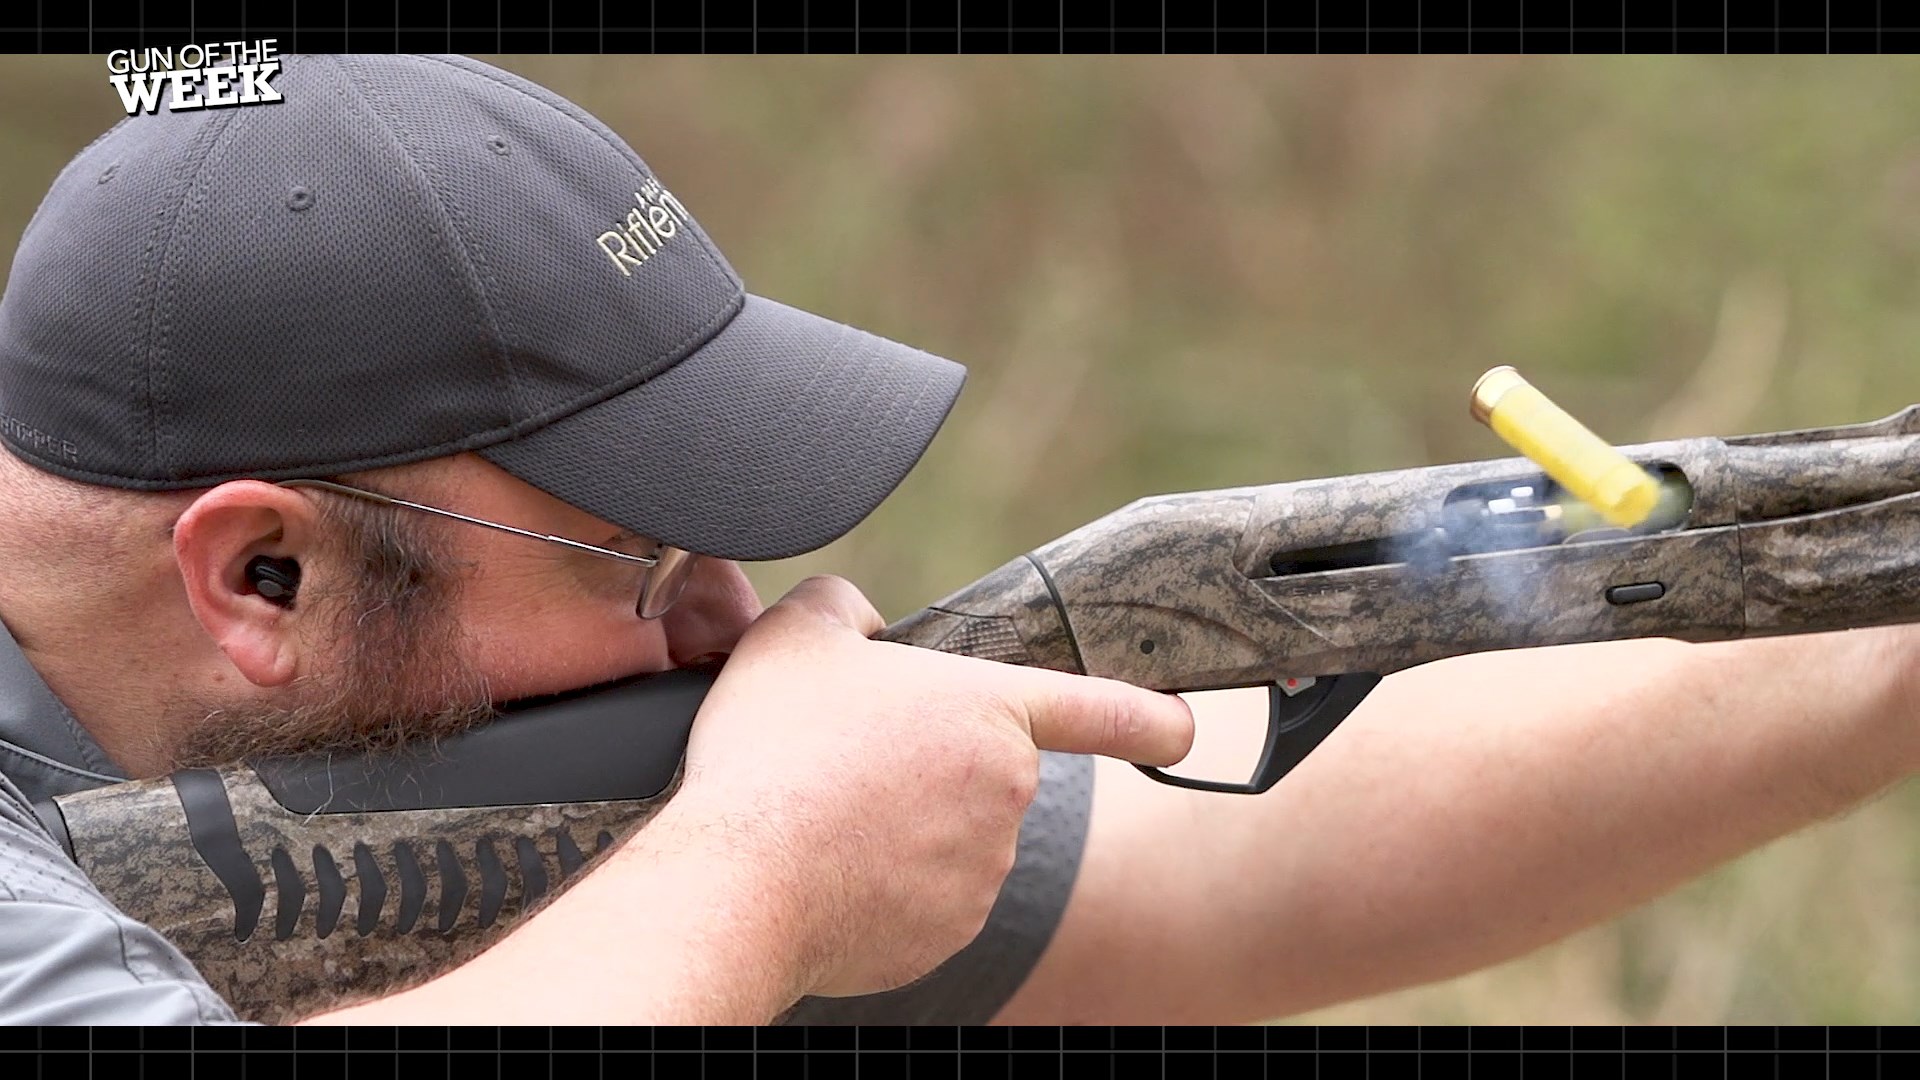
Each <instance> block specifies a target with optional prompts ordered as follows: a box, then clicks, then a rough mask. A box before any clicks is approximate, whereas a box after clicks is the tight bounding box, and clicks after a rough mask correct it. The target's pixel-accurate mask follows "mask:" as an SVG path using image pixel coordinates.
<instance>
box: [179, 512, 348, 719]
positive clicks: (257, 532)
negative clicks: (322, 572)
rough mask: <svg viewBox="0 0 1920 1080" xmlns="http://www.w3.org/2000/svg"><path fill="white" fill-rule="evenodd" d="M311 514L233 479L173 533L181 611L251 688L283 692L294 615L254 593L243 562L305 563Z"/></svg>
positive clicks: (292, 662) (296, 663)
mask: <svg viewBox="0 0 1920 1080" xmlns="http://www.w3.org/2000/svg"><path fill="white" fill-rule="evenodd" d="M315 514H316V510H315V507H314V505H313V503H311V502H310V501H308V500H307V499H306V498H304V497H302V496H301V495H300V494H299V493H298V492H296V491H293V490H291V489H289V488H283V487H279V486H276V485H274V484H269V483H265V482H263V481H259V480H235V481H233V482H231V483H226V484H221V485H220V486H219V487H216V488H213V489H212V490H210V491H208V492H206V493H205V494H203V495H201V496H200V497H199V498H198V499H195V500H194V501H193V504H192V505H191V506H189V507H187V510H186V512H185V513H183V514H181V515H180V517H179V519H178V520H177V521H175V522H174V526H173V554H174V559H175V560H176V561H177V562H178V563H179V564H180V577H181V580H182V582H183V583H184V584H185V585H186V590H187V604H188V605H189V606H190V607H192V608H193V614H194V617H195V618H197V619H198V620H200V625H201V626H202V627H203V628H204V629H205V630H206V632H207V636H208V637H210V638H212V639H213V641H214V643H215V644H216V645H218V646H220V650H221V651H222V652H224V653H226V654H227V659H228V660H230V661H232V663H233V666H234V669H235V670H237V671H238V672H239V673H240V674H241V675H242V676H243V677H245V678H246V680H247V681H248V682H251V683H253V684H255V685H256V686H283V685H285V684H286V683H288V682H290V681H292V679H293V678H294V676H295V675H297V674H298V673H299V669H300V643H299V635H298V634H297V633H295V627H296V625H297V620H298V615H297V614H296V611H297V605H295V606H293V607H289V606H286V605H284V604H277V603H275V602H273V601H272V600H270V599H268V598H267V597H265V596H262V595H261V594H260V592H259V591H258V590H257V589H255V587H254V585H253V583H252V582H251V581H249V580H248V578H247V563H248V562H249V561H251V560H252V559H254V558H255V557H257V556H261V555H266V556H270V557H273V558H279V559H293V560H296V561H303V562H304V561H306V560H307V559H308V558H309V557H310V556H311V555H312V553H313V542H314V535H315Z"/></svg>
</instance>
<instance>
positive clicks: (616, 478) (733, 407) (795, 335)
mask: <svg viewBox="0 0 1920 1080" xmlns="http://www.w3.org/2000/svg"><path fill="white" fill-rule="evenodd" d="M965 377H966V371H965V369H964V368H962V367H961V366H960V365H958V364H956V363H954V362H952V361H950V360H943V359H941V358H939V357H937V356H933V355H931V354H928V353H924V352H921V351H920V350H918V349H914V348H910V347H908V346H905V345H901V344H899V343H897V342H892V341H888V340H887V339H885V338H881V337H876V336H874V335H872V334H868V333H865V332H863V331H860V330H856V329H854V328H852V327H850V326H844V325H842V324H840V323H836V322H833V321H831V320H828V319H822V318H820V317H819V316H816V315H810V314H808V313H806V312H804V311H800V310H798V309H796V308H791V307H787V306H786V305H784V304H779V303H776V302H774V301H772V300H767V299H764V298H762V297H757V296H753V295H751V294H749V295H748V296H747V297H746V301H745V305H744V306H743V307H742V308H741V310H740V313H739V314H738V315H736V316H734V318H733V320H732V321H731V322H729V323H728V324H727V325H726V327H725V328H724V329H722V330H721V331H720V332H719V333H718V334H717V335H715V336H714V337H713V338H712V339H711V340H709V341H708V342H707V343H706V344H704V345H702V346H701V347H700V348H698V349H696V350H695V351H694V352H693V353H692V354H691V355H689V356H688V357H687V358H686V359H684V360H682V361H680V362H679V363H678V364H675V365H674V366H673V367H671V368H669V369H667V370H666V371H664V372H662V373H661V374H659V375H657V376H655V377H653V378H651V379H649V380H647V381H646V382H644V383H641V384H640V385H639V386H636V387H634V388H633V389H631V390H628V391H626V392H624V393H621V394H616V395H614V396H613V397H611V398H608V399H607V400H605V401H602V402H599V403H598V404H595V405H592V406H589V407H587V408H585V409H582V410H581V411H579V412H577V413H574V414H572V415H569V416H567V417H564V418H562V419H560V420H557V421H554V422H553V423H551V424H548V425H546V426H545V427H542V428H539V429H538V430H536V431H533V432H531V433H529V434H527V435H523V436H521V437H519V438H516V439H513V440H510V441H507V442H503V443H496V444H494V445H492V446H488V447H486V448H484V449H482V450H480V451H479V453H480V454H481V456H483V457H485V458H486V459H487V460H489V461H491V462H493V463H494V464H495V465H498V466H499V467H500V468H502V469H505V470H506V471H507V472H509V473H511V474H513V475H514V476H516V477H519V478H520V479H521V480H524V481H526V482H527V483H529V484H532V485H533V486H535V487H537V488H540V489H541V490H543V491H546V492H547V493H548V494H551V495H553V496H555V497H556V498H559V499H561V500H563V501H565V502H567V503H570V504H572V505H574V506H577V507H579V508H580V509H582V510H585V511H587V512H588V513H591V514H593V515H594V516H596V517H600V518H604V519H605V520H607V521H610V522H612V523H614V524H616V525H619V526H621V527H623V528H628V529H632V530H634V531H636V532H639V533H641V534H643V535H646V536H649V537H652V538H654V539H656V540H660V541H662V542H664V543H667V544H670V545H672V546H674V547H678V548H685V549H687V550H689V551H695V552H699V553H701V554H704V555H712V556H717V557H719V558H724V559H743V560H758V559H783V558H787V557H789V556H793V555H799V554H802V553H804V552H808V551H812V550H814V549H815V548H818V547H820V546H822V545H823V544H827V543H829V542H831V541H833V540H835V539H837V538H839V537H840V536H842V535H844V534H845V533H846V532H847V530H849V529H851V528H853V527H854V526H855V525H857V524H859V523H860V521H861V520H862V519H863V518H865V517H866V516H867V515H868V514H869V513H871V512H872V511H873V508H874V507H876V506H878V505H880V501H881V500H882V499H884V498H886V497H887V495H888V494H889V493H890V492H892V491H893V489H894V488H895V487H896V486H898V485H899V483H900V481H901V480H902V479H904V478H905V477H906V475H907V472H908V471H909V470H911V469H912V468H913V466H914V463H915V462H917V461H919V460H920V455H921V454H922V453H924V452H925V451H926V448H927V444H928V443H929V442H931V441H932V439H933V436H934V433H935V432H937V431H939V429H940V425H941V423H942V422H943V421H944V420H945V419H946V416H947V412H948V410H949V409H951V408H952V407H953V402H954V399H955V398H956V397H957V396H958V395H959V393H960V385H961V383H962V381H963V380H964V379H965Z"/></svg>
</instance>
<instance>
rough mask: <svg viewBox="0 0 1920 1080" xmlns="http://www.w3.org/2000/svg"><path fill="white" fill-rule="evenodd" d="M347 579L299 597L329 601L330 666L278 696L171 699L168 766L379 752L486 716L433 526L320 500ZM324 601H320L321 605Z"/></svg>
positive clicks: (454, 584) (482, 682)
mask: <svg viewBox="0 0 1920 1080" xmlns="http://www.w3.org/2000/svg"><path fill="white" fill-rule="evenodd" d="M325 511H326V513H325V515H324V517H325V520H327V521H329V522H330V523H332V524H333V525H334V526H336V529H335V531H336V533H337V534H338V535H339V537H340V539H339V540H338V541H337V543H338V550H339V551H340V552H341V553H342V554H344V555H346V556H347V558H346V559H344V560H343V564H344V565H345V567H346V569H347V571H348V573H356V572H357V576H356V577H354V578H353V580H352V582H351V584H350V585H349V586H348V587H347V588H345V589H341V590H336V591H334V592H333V593H331V594H329V595H317V594H316V595H314V596H312V597H307V596H301V597H300V600H299V602H304V603H310V604H315V605H319V604H325V605H327V606H328V607H331V609H332V618H331V620H330V622H331V634H330V635H329V636H330V637H331V638H332V640H333V641H335V642H338V643H340V647H341V648H343V649H344V654H343V655H341V657H340V659H339V661H338V663H337V664H336V665H334V666H333V667H332V668H331V669H328V670H322V671H318V672H316V673H314V674H311V675H305V676H302V677H301V678H299V679H297V680H295V682H294V683H292V684H290V685H288V686H287V687H286V688H285V689H284V691H283V695H284V697H285V699H286V700H283V701H275V702H242V703H238V704H235V703H231V702H227V703H214V702H209V701H205V700H200V701H192V700H188V701H181V702H178V703H176V704H175V705H174V706H173V707H172V708H170V709H169V710H168V712H169V714H170V716H171V717H173V718H175V720H176V721H177V723H174V724H169V725H168V726H169V728H171V729H172V730H175V731H184V732H185V735H184V736H183V737H182V738H180V739H179V740H178V741H177V743H176V744H175V746H174V747H173V749H172V751H171V753H170V755H169V757H170V759H171V767H172V768H174V769H180V768H189V767H199V766H212V765H222V764H226V763H228V762H233V761H238V760H240V759H243V758H253V757H264V756H270V755H281V754H299V753H308V752H313V751H335V752H347V753H358V752H368V751H372V752H379V751H385V750H392V749H394V748H396V747H398V746H400V745H402V744H403V743H410V742H413V741H415V740H422V739H428V740H430V739H436V738H441V737H444V736H447V735H453V734H457V733H459V732H461V731H465V730H466V729H468V728H470V727H472V726H473V725H474V724H476V723H479V722H480V721H483V720H485V719H487V718H489V717H490V716H491V715H492V714H493V709H492V705H491V699H490V695H489V693H488V688H487V680H486V677H485V676H484V675H483V674H482V673H481V672H480V671H479V670H478V669H477V668H476V667H475V666H474V665H473V663H472V661H471V659H470V657H471V652H472V650H471V647H470V645H469V643H468V640H467V636H466V634H465V633H464V632H463V631H462V628H461V626H460V624H459V620H458V618H457V615H456V608H455V605H454V603H453V600H454V598H455V594H456V592H457V590H458V585H459V581H458V578H457V577H456V575H455V574H454V573H453V571H452V569H451V568H452V567H453V566H454V565H455V563H454V562H453V559H452V557H451V555H450V553H449V552H448V551H447V550H446V548H445V545H444V544H443V543H441V542H440V536H439V534H438V531H437V530H432V529H429V528H426V527H423V526H424V525H425V523H418V522H413V521H410V520H407V519H405V518H403V517H402V516H401V515H400V514H398V513H396V512H394V511H393V510H392V509H390V508H387V507H375V506H362V505H359V504H356V503H353V502H351V501H349V500H346V499H341V498H329V499H328V500H327V505H326V507H325ZM322 610H324V609H322Z"/></svg>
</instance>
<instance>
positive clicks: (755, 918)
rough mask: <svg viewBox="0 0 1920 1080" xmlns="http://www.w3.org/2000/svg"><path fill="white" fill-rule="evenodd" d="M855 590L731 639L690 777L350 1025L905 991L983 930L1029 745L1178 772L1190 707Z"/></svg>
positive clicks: (563, 1018) (772, 1005)
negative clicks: (918, 623)
mask: <svg viewBox="0 0 1920 1080" xmlns="http://www.w3.org/2000/svg"><path fill="white" fill-rule="evenodd" d="M880 628H881V619H880V617H879V616H878V615H877V614H876V613H875V612H874V610H873V608H872V606H871V605H869V604H868V603H867V602H866V600H865V598H863V597H862V596H861V595H860V594H859V592H858V591H856V590H855V589H854V588H853V586H851V585H849V584H847V583H846V582H844V581H841V580H838V579H833V578H814V579H811V580H808V581H805V582H802V583H801V584H800V585H799V586H798V587H796V588H795V589H794V590H793V591H792V592H791V593H789V594H788V595H787V596H786V597H785V598H784V599H782V600H781V601H780V602H779V603H777V604H775V605H774V606H773V607H772V608H770V609H768V610H767V611H766V613H765V614H763V615H762V616H761V617H760V619H759V620H757V621H756V622H755V623H754V624H753V626H752V627H751V628H749V630H748V631H747V633H746V635H745V636H744V637H742V638H741V640H740V642H739V644H738V646H737V647H736V648H735V650H734V652H733V655H732V658H731V659H730V660H729V661H728V663H727V666H726V668H725V670H724V672H723V674H722V675H721V677H720V679H719V681H718V682H717V683H715V685H714V688H713V690H712V691H711V692H710V693H709V694H708V696H707V699H706V701H705V702H704V704H703V705H702V707H701V710H700V714H699V716H698V718H697V719H696V720H695V722H694V726H693V735H692V738H691V741H690V743H689V746H688V750H687V765H686V774H685V776H684V778H683V780H682V783H681V787H680V792H679V794H678V795H676V796H675V797H674V798H673V799H672V800H671V801H670V802H669V803H668V804H667V805H666V807H665V808H663V809H662V810H661V811H660V813H659V815H658V816H656V817H655V818H654V819H653V820H652V821H651V822H650V823H648V825H647V826H646V827H645V828H643V829H642V830H641V831H640V832H639V834H638V835H636V836H635V837H634V838H633V839H632V840H630V841H629V842H628V843H626V844H625V845H623V846H622V847H621V848H619V849H618V850H616V851H615V852H614V853H613V854H611V855H610V856H608V858H607V861H606V862H604V863H602V864H601V865H600V866H599V867H597V868H595V869H593V870H592V871H591V872H589V873H588V874H586V875H585V876H584V877H583V878H582V879H581V880H580V881H578V882H577V883H576V884H575V885H574V886H573V887H572V888H570V889H568V890H567V891H566V892H565V893H563V894H561V895H560V896H559V897H558V898H557V899H555V900H554V902H553V903H552V904H550V905H548V906H547V907H546V908H545V909H544V910H542V911H540V912H538V913H536V914H535V915H533V916H532V917H531V918H529V919H528V920H527V921H526V922H525V923H523V924H522V925H521V926H520V927H519V928H518V929H517V930H515V931H514V932H513V933H512V934H510V935H508V936H507V937H506V938H505V939H504V940H503V941H501V942H500V943H499V944H497V945H496V946H494V947H493V948H492V949H490V950H488V951H487V952H485V953H483V954H481V955H480V956H479V957H477V958H475V959H474V960H472V961H471V962H469V963H468V964H466V965H464V966H462V967H460V968H457V969H455V970H454V971H452V972H449V973H447V974H446V975H443V976H441V977H440V978H437V979H435V980H434V981H432V982H430V983H427V984H425V985H424V986H420V987H417V988H415V989H413V990H409V991H406V992H404V993H400V994H395V995H393V996H391V997H388V998H384V999H381V1000H379V1001H375V1002H371V1003H369V1004H366V1005H361V1006H357V1007H355V1008H350V1009H345V1010H342V1011H339V1012H335V1013H331V1014H328V1015H327V1016H325V1017H319V1018H316V1019H317V1020H320V1021H322V1022H359V1023H377V1024H394V1023H425V1024H446V1023H466V1024H472V1023H522V1024H540V1023H568V1024H620V1023H682V1024H755V1023H767V1022H768V1021H770V1020H772V1019H773V1018H774V1017H775V1016H777V1015H779V1014H780V1013H781V1012H783V1011H784V1010H785V1009H787V1008H788V1007H789V1006H791V1005H792V1004H793V1003H794V1002H795V1001H797V1000H798V999H799V998H800V997H801V996H803V995H806V994H856V993H865V992H870V991H879V990H885V989H889V988H892V987H895V986H900V985H902V984H905V983H907V982H910V981H912V980H914V979H916V978H919V977H920V976H921V975H924V974H926V973H927V972H928V971H930V970H932V969H933V967H934V966H935V965H937V964H939V963H940V962H941V961H942V960H945V959H946V958H947V957H948V956H950V955H952V954H953V953H954V952H957V951H958V950H959V949H960V948H962V947H963V946H965V945H966V944H967V943H968V942H969V941H971V940H972V939H973V937H974V936H975V935H976V934H978V933H979V931H980V928H981V926H982V925H983V924H984V923H985V921H986V917H987V912H988V910H989V909H990V908H991V907H992V905H993V901H994V898H995V897H996V896H997V895H998V893H999V890H1000V886H1001V883H1002V881H1003V880H1004V879H1005V877H1006V874H1007V872H1008V871H1009V870H1010V869H1011V868H1012V866H1013V857H1014V851H1015V842H1016V839H1017V836H1018V833H1019V828H1020V821H1021V817H1022V815H1023V814H1024V812H1025V811H1026V808H1027V804H1028V802H1029V801H1030V800H1031V799H1032V798H1033V793H1034V789H1035V786H1036V785H1037V783H1038V772H1039V753H1038V751H1039V749H1041V748H1045V749H1056V750H1066V751H1072V752H1079V753H1099V754H1110V755H1114V756H1118V757H1123V758H1126V759H1128V760H1130V761H1137V762H1140V763H1142V764H1162V765H1165V764H1172V763H1173V762H1175V761H1177V760H1179V759H1180V758H1181V757H1182V756H1183V755H1184V754H1185V753H1186V752H1187V749H1188V747H1189V745H1190V743H1191V740H1192V735H1193V717H1192V714H1191V713H1189V712H1188V711H1187V707H1186V705H1185V703H1184V702H1182V701H1180V700H1179V699H1178V698H1175V697H1172V696H1170V695H1162V694H1156V693H1153V692H1151V691H1146V690H1141V689H1138V688H1136V687H1132V686H1128V685H1126V684H1123V683H1116V682H1110V681H1107V680H1103V679H1091V678H1085V677H1082V676H1077V675H1067V674H1062V673H1060V672H1051V671H1038V670H1030V669H1025V668H1018V667H1012V666H1008V665H1003V664H995V663H991V662H989V661H985V660H974V659H969V658H965V657H956V656H947V655H944V654H940V653H935V652H929V651H925V650H921V649H915V648H912V647H910V646H905V645H894V644H889V643H885V642H876V641H870V640H868V635H870V634H872V633H874V632H876V631H878V630H879V629H880Z"/></svg>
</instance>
